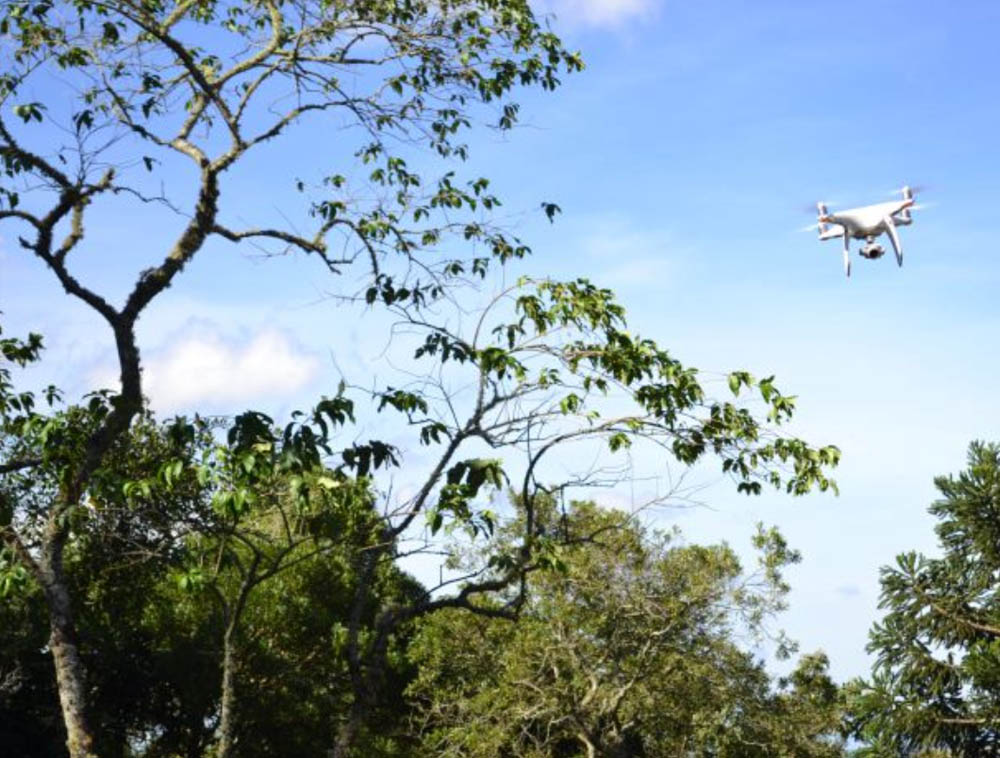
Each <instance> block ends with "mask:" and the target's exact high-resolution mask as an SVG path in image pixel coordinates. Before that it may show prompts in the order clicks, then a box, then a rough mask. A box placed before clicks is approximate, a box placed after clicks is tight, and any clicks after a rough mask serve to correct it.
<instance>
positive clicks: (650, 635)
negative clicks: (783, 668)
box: [410, 503, 843, 758]
mask: <svg viewBox="0 0 1000 758" xmlns="http://www.w3.org/2000/svg"><path fill="white" fill-rule="evenodd" d="M559 522H560V523H559V524H558V528H561V529H564V530H565V531H566V533H567V538H568V539H567V546H566V548H565V549H564V550H563V551H561V553H560V557H561V561H562V567H561V570H558V571H550V572H545V573H539V574H533V575H532V576H531V578H530V580H529V582H530V588H529V591H528V594H529V599H528V601H527V604H526V607H525V609H524V614H523V616H522V618H521V619H520V620H519V621H518V622H517V623H516V624H514V623H511V622H509V621H506V620H503V619H495V618H488V617H481V616H471V615H468V614H457V613H448V614H439V615H437V616H434V617H432V618H429V619H427V620H426V621H425V622H424V623H423V624H421V628H420V630H419V633H418V635H417V638H416V640H415V643H414V645H413V646H412V650H411V653H410V655H411V656H412V657H413V658H414V660H415V663H416V667H415V668H416V671H417V675H416V679H415V681H414V682H413V684H412V685H411V687H410V693H411V695H413V696H414V697H415V698H416V702H417V717H418V723H419V724H420V726H421V728H422V731H423V734H424V749H425V754H426V755H428V756H454V757H455V758H458V757H461V758H499V756H511V757H518V758H542V757H543V756H553V757H555V756H566V757H567V758H568V757H569V756H587V757H588V758H591V757H597V756H599V757H600V758H617V757H624V756H662V755H684V756H692V757H694V756H706V757H707V756H717V757H718V758H734V757H736V756H741V757H743V758H752V757H754V756H761V757H763V756H774V757H776V758H777V757H779V756H780V757H783V758H793V757H795V758H804V757H808V756H814V757H815V758H825V757H829V758H833V757H834V756H839V755H842V754H843V742H842V739H841V738H840V735H839V729H840V717H841V705H840V698H839V690H838V688H837V687H836V686H835V685H834V684H833V683H832V682H831V680H830V678H829V676H828V675H827V673H826V659H825V657H824V656H823V655H822V654H817V655H812V656H805V657H804V658H803V659H802V661H801V662H800V665H799V667H798V668H797V669H796V670H795V671H794V673H793V674H792V675H791V676H790V677H789V678H788V679H787V680H782V681H781V682H778V683H775V682H773V681H772V679H771V677H770V676H769V675H768V674H767V673H766V671H765V670H764V668H763V665H762V664H761V662H760V661H758V660H757V659H756V658H755V657H754V655H753V653H752V652H751V651H750V650H748V649H747V646H746V644H745V643H744V640H749V641H753V640H755V639H756V640H758V641H759V640H760V639H761V638H762V637H763V636H764V635H765V633H766V624H767V622H768V621H770V620H771V617H772V616H773V614H775V613H776V612H778V611H779V610H781V608H782V607H783V597H784V594H785V592H786V590H787V588H786V587H785V586H784V584H783V582H782V579H781V574H780V569H781V568H782V566H784V565H785V564H786V563H788V562H791V561H794V560H797V555H796V554H795V553H794V552H793V551H790V550H789V549H788V548H787V546H786V545H785V543H784V541H783V540H782V539H781V536H780V535H779V534H778V533H777V532H775V531H773V530H771V531H763V530H762V531H761V532H760V533H759V534H758V535H757V544H758V546H759V547H760V549H761V551H762V553H761V565H760V567H759V571H757V572H754V573H750V574H747V573H744V572H743V570H742V567H741V566H740V563H739V561H738V559H737V557H736V555H735V554H734V553H733V551H732V550H731V549H730V548H729V547H728V546H726V545H714V546H699V545H686V544H683V543H682V542H681V540H680V535H679V534H678V533H676V532H674V533H670V534H659V533H656V532H653V531H650V530H649V529H646V528H643V527H642V526H641V525H640V524H639V523H638V522H637V521H636V520H635V518H634V517H630V516H628V515H626V514H622V513H620V512H615V511H603V510H600V509H597V508H595V507H594V506H593V505H591V504H585V503H576V504H574V507H573V509H572V510H571V511H570V512H569V513H568V514H565V515H564V516H563V517H562V518H560V519H559ZM776 685H777V686H776Z"/></svg>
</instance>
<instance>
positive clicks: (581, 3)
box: [540, 0, 660, 27]
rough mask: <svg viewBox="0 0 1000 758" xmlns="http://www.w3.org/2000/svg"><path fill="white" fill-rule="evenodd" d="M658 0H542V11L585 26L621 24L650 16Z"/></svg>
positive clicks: (570, 22) (560, 19)
mask: <svg viewBox="0 0 1000 758" xmlns="http://www.w3.org/2000/svg"><path fill="white" fill-rule="evenodd" d="M659 4H660V3H659V2H658V0H541V1H540V7H541V10H542V12H548V13H554V14H555V15H556V17H557V18H558V19H559V21H562V22H564V23H568V24H580V25H584V26H599V27H609V26H621V25H622V24H624V23H626V22H628V21H634V20H636V19H640V18H648V17H649V16H650V15H652V14H653V13H654V11H655V10H656V9H657V6H658V5H659Z"/></svg>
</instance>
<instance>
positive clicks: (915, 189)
mask: <svg viewBox="0 0 1000 758" xmlns="http://www.w3.org/2000/svg"><path fill="white" fill-rule="evenodd" d="M926 191H927V187H926V186H925V185H923V184H910V185H907V186H904V187H900V188H899V189H894V190H890V191H889V192H888V194H890V195H902V196H903V197H906V195H907V193H909V195H910V197H913V196H914V195H919V194H921V193H922V192H926Z"/></svg>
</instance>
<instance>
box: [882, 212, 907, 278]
mask: <svg viewBox="0 0 1000 758" xmlns="http://www.w3.org/2000/svg"><path fill="white" fill-rule="evenodd" d="M882 222H883V223H884V224H885V230H886V232H887V233H888V234H889V239H890V240H892V249H893V250H895V252H896V263H898V264H899V265H900V266H902V265H903V246H902V244H901V243H900V241H899V234H898V233H897V232H896V224H895V222H893V220H892V216H886V217H885V218H884V219H882Z"/></svg>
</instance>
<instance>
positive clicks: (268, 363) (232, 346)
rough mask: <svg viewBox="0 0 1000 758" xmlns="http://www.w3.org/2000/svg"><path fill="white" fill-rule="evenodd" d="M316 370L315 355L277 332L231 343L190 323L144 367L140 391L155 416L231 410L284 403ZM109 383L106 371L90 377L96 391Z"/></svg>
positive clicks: (153, 355)
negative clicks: (254, 403)
mask: <svg viewBox="0 0 1000 758" xmlns="http://www.w3.org/2000/svg"><path fill="white" fill-rule="evenodd" d="M319 368H320V364H319V360H318V359H317V358H316V357H315V356H314V355H312V354H310V353H308V352H306V351H305V350H303V349H302V348H301V347H300V346H298V345H297V344H295V343H294V342H293V341H292V340H291V339H290V338H289V337H288V336H287V335H286V334H285V333H284V332H281V331H279V330H277V329H264V330H262V331H259V332H257V333H255V334H253V335H251V336H249V337H248V338H243V339H236V340H234V339H231V338H227V337H225V336H224V335H222V334H221V333H220V332H219V331H218V330H217V329H215V328H213V327H206V326H205V325H204V322H192V323H191V324H189V325H188V326H187V327H186V328H185V329H184V330H183V331H182V332H181V333H180V334H179V336H177V337H176V338H175V339H174V340H173V342H172V343H171V344H169V345H168V346H167V347H166V348H165V349H163V350H160V351H154V352H153V353H152V354H151V357H150V358H149V359H148V360H147V361H146V362H145V364H144V371H143V390H144V392H145V394H146V396H147V397H149V399H150V402H151V404H152V405H153V407H154V408H156V409H157V410H158V411H160V412H172V411H180V410H194V409H196V408H199V409H200V408H203V407H204V406H208V407H209V408H211V409H215V408H219V409H228V410H231V409H232V408H233V406H234V405H237V404H242V403H246V402H248V401H264V402H265V403H267V404H268V405H273V404H274V403H273V402H269V399H270V398H273V397H275V396H277V397H278V398H280V399H279V402H283V401H285V400H286V399H287V397H288V395H289V394H291V393H294V392H296V391H298V390H301V389H303V388H305V387H306V386H307V385H308V384H309V383H310V382H312V381H313V380H314V379H315V378H316V376H317V374H318V372H319ZM109 379H110V375H109V374H108V372H106V371H104V372H101V373H100V374H98V375H97V376H95V380H96V383H97V384H98V385H99V386H109V385H110V384H112V382H110V381H109Z"/></svg>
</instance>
